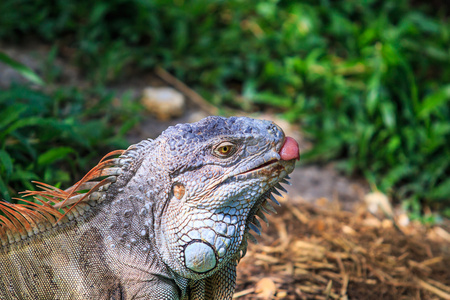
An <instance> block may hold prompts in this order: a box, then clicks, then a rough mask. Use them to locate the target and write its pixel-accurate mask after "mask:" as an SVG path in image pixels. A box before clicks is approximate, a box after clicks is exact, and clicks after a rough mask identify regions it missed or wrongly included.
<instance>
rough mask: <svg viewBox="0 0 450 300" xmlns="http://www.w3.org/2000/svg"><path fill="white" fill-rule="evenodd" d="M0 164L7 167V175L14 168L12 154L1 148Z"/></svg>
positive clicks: (7, 175)
mask: <svg viewBox="0 0 450 300" xmlns="http://www.w3.org/2000/svg"><path fill="white" fill-rule="evenodd" d="M0 164H1V165H2V166H3V167H4V168H5V171H6V177H9V176H10V175H11V173H12V170H13V163H12V159H11V156H9V154H8V152H6V151H5V150H0Z"/></svg>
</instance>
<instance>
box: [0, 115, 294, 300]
mask: <svg viewBox="0 0 450 300" xmlns="http://www.w3.org/2000/svg"><path fill="white" fill-rule="evenodd" d="M117 156H118V157H117ZM298 157H299V156H298V145H297V143H296V142H295V141H294V140H293V139H292V138H289V137H288V138H286V137H285V136H284V133H283V132H282V130H281V129H280V128H279V127H278V126H276V125H275V124H273V123H272V122H268V121H260V120H254V119H249V118H228V119H226V118H221V117H208V118H206V119H203V120H201V121H199V122H197V123H192V124H183V125H177V126H174V127H170V128H169V129H167V130H166V131H165V132H164V133H162V134H161V136H160V137H158V138H157V139H155V140H145V141H142V142H140V143H139V144H136V145H133V146H131V147H130V148H128V149H127V150H126V151H114V152H112V153H110V154H108V155H107V156H106V157H105V158H104V159H103V160H102V161H101V162H100V163H99V164H98V165H97V166H96V167H94V168H93V169H92V170H91V171H90V172H89V173H88V174H87V175H86V176H85V177H84V178H83V179H82V180H80V181H79V182H78V183H76V184H75V185H74V186H72V187H71V188H69V189H66V190H60V189H58V188H55V187H52V186H49V185H46V184H39V186H40V187H41V190H40V191H28V192H27V193H26V194H25V195H27V196H34V197H35V198H37V199H41V201H42V204H34V203H32V202H26V203H25V204H20V205H12V204H8V203H0V210H1V212H2V213H3V215H1V214H0V242H1V243H2V245H1V248H0V274H1V279H0V298H1V299H138V298H140V299H170V300H172V299H231V298H232V295H233V293H234V286H235V274H236V265H237V263H238V261H239V259H240V258H241V257H242V256H243V255H245V251H246V248H247V239H254V238H253V236H252V235H251V234H250V233H249V229H252V230H254V231H256V232H259V228H260V224H259V222H258V220H257V219H256V217H255V216H259V218H261V219H263V220H265V221H267V220H266V219H265V216H264V212H268V211H272V210H273V207H272V206H271V205H270V204H269V202H268V201H267V199H270V198H271V199H273V200H274V198H273V197H272V196H271V193H272V192H276V188H281V186H280V185H279V182H280V181H281V182H285V179H284V178H285V177H286V176H287V175H288V173H290V172H292V170H293V168H294V162H295V160H296V159H298ZM275 201H276V200H275ZM58 220H59V221H58Z"/></svg>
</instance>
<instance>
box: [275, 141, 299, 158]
mask: <svg viewBox="0 0 450 300" xmlns="http://www.w3.org/2000/svg"><path fill="white" fill-rule="evenodd" d="M280 156H281V159H282V160H291V159H294V158H295V159H300V154H299V150H298V143H297V142H296V141H295V140H294V139H293V138H291V137H286V140H285V141H284V144H283V147H281V149H280Z"/></svg>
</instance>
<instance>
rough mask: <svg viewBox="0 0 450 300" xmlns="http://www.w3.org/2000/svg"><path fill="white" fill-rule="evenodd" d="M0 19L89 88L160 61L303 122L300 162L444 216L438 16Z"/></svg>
mask: <svg viewBox="0 0 450 300" xmlns="http://www.w3.org/2000/svg"><path fill="white" fill-rule="evenodd" d="M442 6H443V7H444V6H445V2H443V3H442ZM442 11H444V12H442ZM447 13H448V12H447ZM0 14H1V15H0V40H3V41H4V42H10V43H21V42H22V41H23V40H24V39H23V37H24V36H25V37H29V38H33V39H39V40H40V41H42V42H44V43H48V44H51V45H54V47H55V48H54V49H56V50H55V51H56V52H57V53H61V54H65V55H67V53H69V55H68V58H69V59H70V60H71V61H72V62H73V63H74V64H76V65H78V66H80V67H81V68H82V69H83V70H85V76H86V77H87V78H89V79H90V80H91V81H92V82H95V83H98V84H102V83H105V82H107V81H111V80H121V79H123V78H126V77H127V76H128V75H129V74H130V73H133V72H149V71H150V70H151V68H153V67H154V66H156V65H159V66H162V67H164V68H165V69H167V70H169V71H170V72H172V73H173V74H175V75H176V76H177V77H178V78H180V79H181V80H183V81H185V82H186V83H187V84H189V85H190V86H192V87H194V88H195V89H196V90H198V91H199V92H200V93H201V94H202V95H203V96H204V97H205V98H207V99H209V100H210V101H211V102H212V103H214V104H215V105H218V106H227V107H233V108H239V109H243V110H246V111H259V110H267V109H269V110H271V111H274V112H276V113H278V114H280V115H282V116H283V117H285V118H286V119H288V120H290V121H291V122H294V123H298V124H300V125H301V127H302V128H303V129H304V130H305V131H306V133H307V134H308V137H309V138H310V139H311V140H312V141H313V142H314V145H315V147H314V148H313V150H312V151H311V152H309V153H306V154H305V155H304V157H305V158H306V159H307V160H308V161H319V162H327V161H336V162H337V165H338V167H339V168H340V169H341V170H343V171H344V172H346V173H348V174H362V175H363V176H365V178H367V179H368V180H369V182H371V183H372V184H373V185H374V186H376V187H377V188H378V189H379V190H381V191H383V192H385V193H388V194H389V195H390V196H392V197H393V198H394V199H395V200H397V201H402V202H403V203H404V205H405V206H406V207H407V208H408V209H409V210H410V211H411V214H412V216H413V217H416V218H420V217H421V216H422V214H423V207H424V206H427V207H428V206H429V207H431V208H432V209H433V210H435V211H438V212H439V213H440V214H442V215H445V216H450V205H449V204H450V203H449V202H450V181H449V179H448V178H450V176H449V175H450V166H449V161H450V160H449V159H448V157H449V154H450V153H449V152H450V147H449V146H448V144H449V141H450V124H449V123H450V122H449V120H450V105H449V101H450V81H449V78H450V25H449V22H448V21H447V19H448V16H445V10H443V9H438V8H436V7H431V6H428V4H427V2H419V1H415V2H414V4H411V3H410V2H409V1H405V0H399V1H394V0H387V1H373V0H367V1H325V0H322V1H301V2H300V1H252V2H251V3H250V2H246V1H238V0H232V1H206V0H196V1H173V2H171V1H145V0H135V1H123V0H110V1H83V0H82V1H75V0H67V1H56V2H54V3H52V4H49V2H48V1H44V0H34V1H31V0H4V1H2V2H1V3H0ZM17 20H21V22H20V23H19V22H17ZM49 97H53V96H52V95H50V96H49ZM80 105H81V104H80ZM59 146H61V147H62V146H63V144H59ZM8 153H9V152H8ZM3 155H4V154H3ZM68 155H69V156H70V155H73V154H68ZM0 157H1V156H0ZM80 158H81V157H80ZM8 165H9V164H8ZM3 172H5V170H4V171H3ZM2 174H4V173H2ZM424 219H429V216H428V217H426V218H424Z"/></svg>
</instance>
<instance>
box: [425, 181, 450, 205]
mask: <svg viewBox="0 0 450 300" xmlns="http://www.w3.org/2000/svg"><path fill="white" fill-rule="evenodd" d="M449 195H450V178H448V179H447V180H444V182H442V183H441V184H440V185H438V186H437V187H436V188H434V189H433V190H432V191H431V193H430V198H431V199H432V200H441V199H448V197H449Z"/></svg>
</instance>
